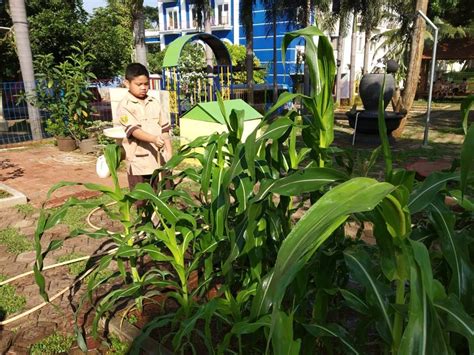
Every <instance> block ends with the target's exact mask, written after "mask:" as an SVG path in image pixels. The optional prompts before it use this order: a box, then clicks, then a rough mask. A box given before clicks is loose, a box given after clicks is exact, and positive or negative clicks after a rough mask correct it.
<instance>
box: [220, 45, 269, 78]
mask: <svg viewBox="0 0 474 355" xmlns="http://www.w3.org/2000/svg"><path fill="white" fill-rule="evenodd" d="M225 46H226V47H227V50H228V51H229V54H230V57H231V59H232V66H233V71H232V80H233V82H234V83H235V84H239V83H247V84H248V69H247V57H248V56H247V54H248V53H247V47H246V46H241V45H239V44H229V43H225ZM251 67H252V69H253V68H258V67H260V60H259V59H258V58H257V57H256V56H254V55H252V65H251ZM252 73H253V77H252V82H254V83H255V84H263V83H264V82H265V75H266V70H264V69H263V70H252Z"/></svg>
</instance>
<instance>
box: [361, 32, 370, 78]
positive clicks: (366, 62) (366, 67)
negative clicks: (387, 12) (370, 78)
mask: <svg viewBox="0 0 474 355" xmlns="http://www.w3.org/2000/svg"><path fill="white" fill-rule="evenodd" d="M371 36H372V31H371V30H370V29H368V28H366V29H365V38H364V68H363V69H362V74H367V73H368V72H369V57H370V37H371Z"/></svg>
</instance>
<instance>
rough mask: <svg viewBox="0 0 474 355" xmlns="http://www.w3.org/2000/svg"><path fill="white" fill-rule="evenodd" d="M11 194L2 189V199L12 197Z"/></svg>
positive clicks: (0, 195)
mask: <svg viewBox="0 0 474 355" xmlns="http://www.w3.org/2000/svg"><path fill="white" fill-rule="evenodd" d="M10 196H11V194H10V193H9V192H8V191H5V190H0V199H2V198H7V197H10Z"/></svg>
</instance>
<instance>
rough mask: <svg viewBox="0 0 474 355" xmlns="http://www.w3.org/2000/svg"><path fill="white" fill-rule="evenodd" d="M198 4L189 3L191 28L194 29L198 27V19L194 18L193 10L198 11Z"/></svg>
mask: <svg viewBox="0 0 474 355" xmlns="http://www.w3.org/2000/svg"><path fill="white" fill-rule="evenodd" d="M196 11H197V10H196V6H195V5H189V12H188V16H189V28H190V29H194V28H198V24H197V20H195V19H194V16H193V12H196Z"/></svg>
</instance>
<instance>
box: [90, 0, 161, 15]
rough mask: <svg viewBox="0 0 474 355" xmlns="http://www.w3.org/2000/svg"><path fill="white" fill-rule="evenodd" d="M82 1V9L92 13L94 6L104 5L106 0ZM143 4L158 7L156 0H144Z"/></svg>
mask: <svg viewBox="0 0 474 355" xmlns="http://www.w3.org/2000/svg"><path fill="white" fill-rule="evenodd" d="M82 2H83V4H84V9H85V10H86V11H87V12H88V13H90V14H92V11H93V10H94V8H96V7H104V6H106V5H107V1H106V0H82ZM143 4H144V5H145V6H154V7H158V0H144V1H143Z"/></svg>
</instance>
